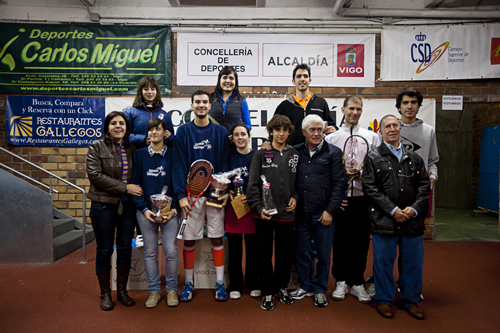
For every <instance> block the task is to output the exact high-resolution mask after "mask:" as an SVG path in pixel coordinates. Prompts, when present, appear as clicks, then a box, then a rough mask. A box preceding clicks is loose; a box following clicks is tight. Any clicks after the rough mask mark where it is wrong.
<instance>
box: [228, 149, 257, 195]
mask: <svg viewBox="0 0 500 333" xmlns="http://www.w3.org/2000/svg"><path fill="white" fill-rule="evenodd" d="M254 153H255V150H251V151H250V152H249V153H248V154H246V155H243V154H240V153H239V152H238V150H237V149H232V150H231V152H230V153H229V170H234V169H236V168H241V169H242V172H241V178H242V179H243V182H244V183H243V191H244V192H245V193H246V192H247V186H248V176H249V173H248V172H249V170H250V162H252V157H253V154H254ZM231 189H233V190H234V186H233V184H232V183H231Z"/></svg>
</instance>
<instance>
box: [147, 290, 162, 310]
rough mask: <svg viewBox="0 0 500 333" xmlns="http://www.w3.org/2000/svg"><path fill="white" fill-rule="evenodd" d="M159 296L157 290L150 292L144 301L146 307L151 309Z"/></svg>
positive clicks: (156, 303)
mask: <svg viewBox="0 0 500 333" xmlns="http://www.w3.org/2000/svg"><path fill="white" fill-rule="evenodd" d="M160 298H161V297H160V293H158V292H152V293H151V294H149V298H148V300H147V301H146V308H148V309H152V308H154V307H155V306H157V305H158V302H159V301H160Z"/></svg>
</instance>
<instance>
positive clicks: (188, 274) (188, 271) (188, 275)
mask: <svg viewBox="0 0 500 333" xmlns="http://www.w3.org/2000/svg"><path fill="white" fill-rule="evenodd" d="M193 272H194V270H193V269H185V270H184V276H185V281H186V283H187V282H191V283H192V284H194V281H193Z"/></svg>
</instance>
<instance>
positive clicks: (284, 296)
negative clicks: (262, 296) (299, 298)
mask: <svg viewBox="0 0 500 333" xmlns="http://www.w3.org/2000/svg"><path fill="white" fill-rule="evenodd" d="M274 296H275V297H276V298H279V300H280V302H281V303H283V304H286V305H290V304H292V303H293V299H292V298H291V297H290V295H288V292H287V291H286V289H280V290H278V291H277V292H276V294H274Z"/></svg>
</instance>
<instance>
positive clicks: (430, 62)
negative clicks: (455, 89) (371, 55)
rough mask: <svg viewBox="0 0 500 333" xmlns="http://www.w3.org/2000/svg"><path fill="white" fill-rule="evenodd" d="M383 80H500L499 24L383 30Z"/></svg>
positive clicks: (381, 76) (381, 69)
mask: <svg viewBox="0 0 500 333" xmlns="http://www.w3.org/2000/svg"><path fill="white" fill-rule="evenodd" d="M380 65H381V68H380V79H381V80H383V81H403V80H405V81H409V80H456V79H482V78H497V77H500V23H491V24H467V25H439V26H435V25H433V26H414V27H384V28H383V29H382V57H381V61H380Z"/></svg>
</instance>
